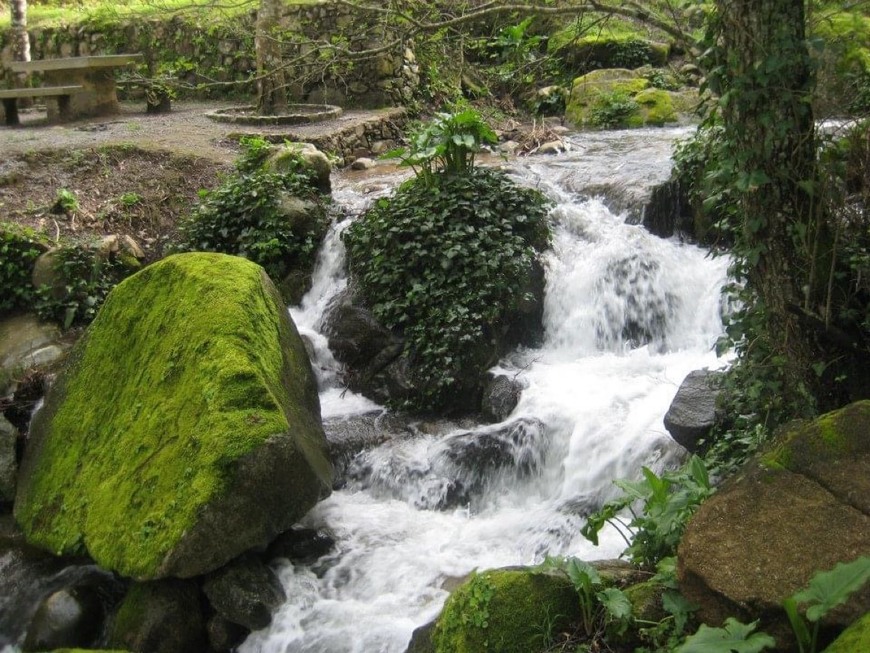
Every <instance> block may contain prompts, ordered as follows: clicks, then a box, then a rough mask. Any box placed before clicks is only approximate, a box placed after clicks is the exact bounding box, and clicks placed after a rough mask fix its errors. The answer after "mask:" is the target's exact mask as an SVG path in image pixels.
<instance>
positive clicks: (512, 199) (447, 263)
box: [343, 168, 548, 410]
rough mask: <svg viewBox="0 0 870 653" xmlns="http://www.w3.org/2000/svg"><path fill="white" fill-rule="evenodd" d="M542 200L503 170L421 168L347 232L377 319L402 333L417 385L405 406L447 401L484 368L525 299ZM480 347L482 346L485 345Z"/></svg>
mask: <svg viewBox="0 0 870 653" xmlns="http://www.w3.org/2000/svg"><path fill="white" fill-rule="evenodd" d="M546 209H547V203H546V201H545V199H544V197H543V196H542V195H541V194H540V193H538V192H537V191H534V190H530V189H527V188H521V187H519V186H517V185H516V184H514V183H513V182H512V181H510V179H508V178H507V176H506V175H505V174H504V173H501V172H498V171H495V170H487V169H483V168H475V169H473V170H470V171H468V172H467V173H466V174H449V173H447V172H444V173H438V174H434V173H430V174H423V175H421V176H419V177H417V178H414V179H412V180H410V181H408V182H406V183H405V184H404V185H402V186H401V187H400V188H399V189H397V190H396V192H395V193H394V194H393V196H392V197H390V198H389V199H381V200H379V201H378V202H377V203H375V205H374V206H373V207H372V208H371V209H369V210H368V211H367V212H366V213H365V214H364V215H363V216H362V217H361V218H360V219H359V220H358V221H357V222H355V223H354V224H353V225H351V226H350V228H348V229H347V230H346V231H345V232H344V236H343V238H344V240H345V243H346V245H347V251H348V258H349V262H350V268H351V271H352V272H353V274H354V275H355V277H356V278H357V279H358V280H359V282H360V288H361V291H362V293H363V296H364V297H365V299H366V301H367V303H368V304H369V305H370V306H371V308H372V311H373V312H374V314H375V316H376V317H377V318H378V320H380V321H381V323H382V324H384V325H385V326H387V327H388V328H390V329H394V330H396V331H398V332H400V333H401V334H402V335H403V336H404V338H405V342H406V346H405V348H406V351H408V352H410V355H411V359H412V363H413V374H414V377H415V378H414V380H415V382H416V385H417V386H418V387H419V388H421V392H420V393H419V394H418V395H417V396H415V397H414V398H412V399H410V400H409V403H408V407H411V408H417V409H422V410H429V409H434V408H437V407H440V406H447V405H449V404H450V400H451V397H452V396H453V395H454V393H456V392H461V391H462V386H461V380H462V379H463V378H467V377H468V376H469V375H474V374H476V373H477V372H482V371H483V368H484V367H485V366H486V365H488V364H489V361H488V360H481V358H480V352H481V351H482V350H481V347H480V343H481V342H487V341H488V340H489V339H491V337H492V334H493V332H494V331H495V330H497V329H498V328H499V325H500V324H502V323H503V320H504V318H505V316H506V315H508V313H509V311H511V310H512V309H514V308H515V307H516V306H517V305H518V302H519V301H520V300H521V299H522V298H523V297H522V292H520V289H521V288H522V284H523V281H524V279H526V278H527V277H528V275H529V273H530V270H531V268H532V264H533V260H534V257H535V250H536V248H537V249H540V248H542V247H543V246H544V245H545V243H546V242H547V233H548V232H547V227H546V224H545V216H546ZM484 349H485V347H484Z"/></svg>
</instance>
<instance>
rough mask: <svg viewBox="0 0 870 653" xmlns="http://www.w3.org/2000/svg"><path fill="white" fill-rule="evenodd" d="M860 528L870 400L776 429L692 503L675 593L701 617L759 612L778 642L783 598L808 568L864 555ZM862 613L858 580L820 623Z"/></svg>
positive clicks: (867, 482)
mask: <svg viewBox="0 0 870 653" xmlns="http://www.w3.org/2000/svg"><path fill="white" fill-rule="evenodd" d="M868 533H870V401H862V402H858V403H854V404H851V405H849V406H847V407H846V408H843V409H841V410H838V411H835V412H833V413H829V414H827V415H825V416H823V417H820V418H818V419H817V420H815V421H812V422H808V423H805V424H801V425H798V426H794V427H792V428H790V429H788V430H786V431H785V432H783V433H782V434H780V435H779V436H778V437H777V438H776V439H775V441H774V442H773V443H772V444H771V446H770V447H769V448H768V449H767V451H766V452H765V453H763V454H762V455H761V456H760V457H759V458H758V459H757V460H755V461H753V462H751V463H749V464H748V465H747V466H746V467H745V468H744V470H743V471H742V473H740V474H738V475H737V476H735V477H733V478H732V479H730V480H729V481H728V482H726V483H725V485H724V486H723V487H722V488H721V489H720V490H719V491H718V492H717V493H716V494H714V495H713V496H712V497H711V498H710V499H708V500H707V501H706V502H704V503H703V504H702V505H701V507H700V509H699V510H698V512H697V513H696V514H695V516H694V517H693V518H692V519H691V521H690V522H689V524H688V526H687V528H686V532H685V535H684V536H683V539H682V542H681V543H680V548H679V553H678V557H677V559H678V563H679V567H678V574H679V579H680V590H681V592H682V593H683V594H684V595H685V596H686V598H688V599H689V600H690V601H692V602H693V603H697V604H698V605H699V606H700V607H699V610H698V617H699V618H700V619H701V620H702V621H704V622H706V623H716V624H718V623H721V622H722V621H723V620H724V619H725V618H726V617H728V616H737V617H743V618H744V619H745V618H749V617H752V618H755V616H757V615H762V626H761V628H767V629H769V630H770V631H771V632H772V633H774V634H777V635H778V636H780V637H781V638H785V637H788V636H789V635H788V634H789V633H790V632H791V631H790V628H789V627H788V625H787V624H788V622H787V621H786V617H785V613H784V612H783V611H782V608H781V603H782V601H783V599H785V598H787V597H789V596H791V595H792V594H794V593H795V592H797V591H798V590H800V589H802V588H804V587H805V586H806V585H807V583H808V582H809V581H810V579H811V578H812V577H813V576H814V575H815V574H816V572H818V571H824V570H828V569H831V568H833V567H834V566H835V565H836V564H837V563H839V562H850V561H852V560H854V559H855V558H858V557H860V556H862V555H865V556H866V555H870V538H868ZM868 611H870V585H865V587H864V588H863V589H862V590H860V591H858V592H856V593H855V594H853V595H852V596H851V597H850V598H849V600H848V601H847V602H846V603H845V604H844V605H841V606H839V607H838V608H836V609H834V610H833V611H832V612H830V613H829V614H828V615H827V616H826V617H825V618H824V620H823V622H822V623H823V625H825V626H829V627H834V628H843V627H845V626H847V625H848V624H850V623H852V622H853V621H854V620H855V619H857V618H858V617H860V616H861V615H863V614H865V613H867V612H868ZM781 643H787V642H785V640H783V639H781Z"/></svg>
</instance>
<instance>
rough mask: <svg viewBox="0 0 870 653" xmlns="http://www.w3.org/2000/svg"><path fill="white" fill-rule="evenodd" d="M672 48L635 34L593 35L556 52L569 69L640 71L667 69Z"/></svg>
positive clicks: (563, 46)
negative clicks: (647, 68) (656, 68)
mask: <svg viewBox="0 0 870 653" xmlns="http://www.w3.org/2000/svg"><path fill="white" fill-rule="evenodd" d="M670 51H671V48H670V45H669V44H667V43H660V42H656V41H649V40H646V39H643V38H639V37H638V36H636V35H633V34H618V35H615V34H605V35H598V34H593V35H591V36H584V37H581V38H575V39H572V40H570V41H568V42H567V43H565V44H564V45H561V46H560V47H559V48H558V50H557V53H556V54H557V56H558V57H559V58H560V59H561V60H562V61H564V63H565V65H566V66H567V67H568V69H569V70H572V71H575V72H587V71H590V70H597V69H601V68H631V69H634V68H640V67H641V66H645V65H652V66H664V65H665V64H667V62H668V57H669V55H670Z"/></svg>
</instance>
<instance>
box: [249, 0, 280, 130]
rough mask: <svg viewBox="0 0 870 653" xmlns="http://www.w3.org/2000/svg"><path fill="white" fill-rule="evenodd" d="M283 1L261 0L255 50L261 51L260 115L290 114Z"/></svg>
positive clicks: (258, 60) (259, 65)
mask: <svg viewBox="0 0 870 653" xmlns="http://www.w3.org/2000/svg"><path fill="white" fill-rule="evenodd" d="M281 13H282V3H281V1H280V0H260V8H259V10H258V11H257V25H256V33H255V35H254V47H255V48H256V51H257V78H258V80H259V81H258V82H257V113H259V114H261V115H267V116H268V115H275V114H278V113H282V112H286V110H287V84H286V80H285V76H284V69H283V68H282V64H283V57H282V52H281V42H280V39H279V38H278V29H279V27H280V19H281Z"/></svg>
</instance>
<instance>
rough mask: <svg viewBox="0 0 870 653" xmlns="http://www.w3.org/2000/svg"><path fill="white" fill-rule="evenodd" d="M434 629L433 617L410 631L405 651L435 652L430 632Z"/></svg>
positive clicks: (408, 652)
mask: <svg viewBox="0 0 870 653" xmlns="http://www.w3.org/2000/svg"><path fill="white" fill-rule="evenodd" d="M434 630H435V619H433V620H432V621H430V622H429V623H427V624H423V625H422V626H419V627H418V628H415V629H414V632H413V633H411V641H410V642H409V643H408V648H406V649H405V653H436V651H435V644H434V643H433V642H432V633H433V632H434Z"/></svg>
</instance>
